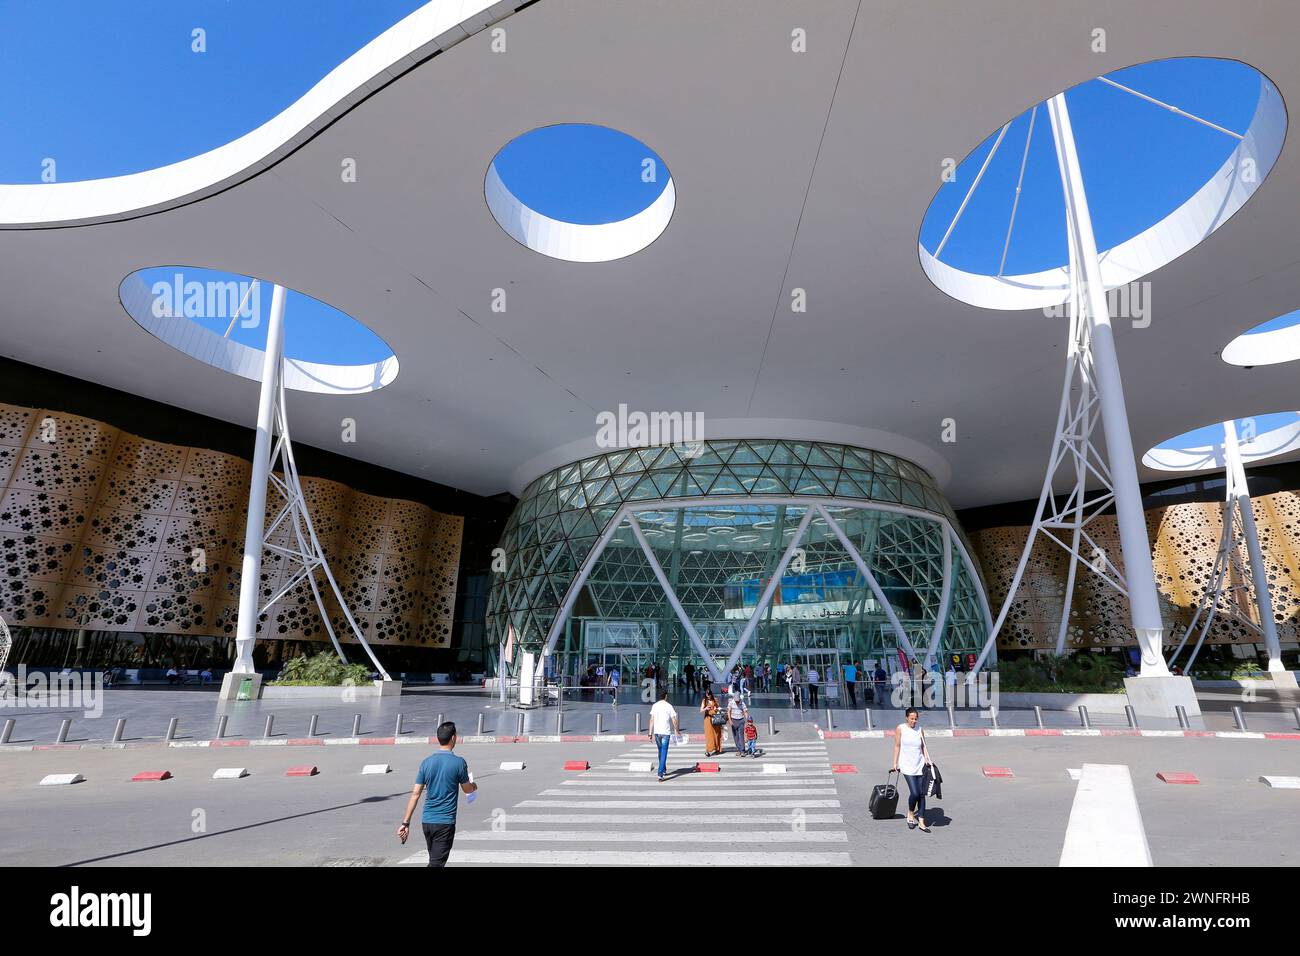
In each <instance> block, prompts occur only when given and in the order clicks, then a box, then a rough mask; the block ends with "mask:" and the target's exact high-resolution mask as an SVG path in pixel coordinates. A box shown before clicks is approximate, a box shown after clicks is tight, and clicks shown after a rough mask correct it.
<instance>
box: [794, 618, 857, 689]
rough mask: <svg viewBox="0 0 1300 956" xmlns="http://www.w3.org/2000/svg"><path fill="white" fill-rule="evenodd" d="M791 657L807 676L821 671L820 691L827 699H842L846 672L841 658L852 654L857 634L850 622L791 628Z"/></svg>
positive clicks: (819, 676)
mask: <svg viewBox="0 0 1300 956" xmlns="http://www.w3.org/2000/svg"><path fill="white" fill-rule="evenodd" d="M789 640H790V657H791V659H793V660H794V661H795V662H796V663H797V664H798V665H799V669H800V671H802V672H803V673H804V674H805V675H807V674H808V673H809V671H810V670H811V669H813V668H816V670H817V676H818V678H819V680H818V684H819V687H818V692H819V693H820V694H821V696H822V698H824V699H825V700H827V701H838V700H840V697H841V694H840V690H841V682H842V680H843V677H844V671H843V669H842V667H841V661H842V660H843V659H845V658H846V657H848V656H849V655H851V654H852V648H853V633H852V630H851V629H850V628H849V627H848V625H846V624H824V625H817V624H807V625H802V624H801V625H794V626H792V627H791V628H790V634H789Z"/></svg>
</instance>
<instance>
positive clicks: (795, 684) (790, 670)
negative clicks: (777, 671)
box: [785, 664, 803, 710]
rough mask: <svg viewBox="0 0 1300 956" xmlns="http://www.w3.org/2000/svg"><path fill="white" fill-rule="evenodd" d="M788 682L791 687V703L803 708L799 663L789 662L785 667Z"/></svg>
mask: <svg viewBox="0 0 1300 956" xmlns="http://www.w3.org/2000/svg"><path fill="white" fill-rule="evenodd" d="M785 680H786V684H787V685H789V687H790V704H791V705H792V706H794V707H798V708H799V709H800V710H803V691H802V690H801V689H800V688H799V665H798V664H787V665H786V667H785Z"/></svg>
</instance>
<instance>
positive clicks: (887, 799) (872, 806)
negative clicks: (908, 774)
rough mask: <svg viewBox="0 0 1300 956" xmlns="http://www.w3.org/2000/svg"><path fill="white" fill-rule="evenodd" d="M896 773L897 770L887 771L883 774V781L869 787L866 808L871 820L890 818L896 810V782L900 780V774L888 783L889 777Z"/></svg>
mask: <svg viewBox="0 0 1300 956" xmlns="http://www.w3.org/2000/svg"><path fill="white" fill-rule="evenodd" d="M898 773H899V771H897V770H891V771H889V773H888V774H886V775H885V782H884V783H878V784H876V785H875V786H874V787H872V788H871V801H870V802H869V803H868V804H867V809H868V810H869V811H870V813H871V818H872V819H873V820H891V819H893V817H894V813H895V812H896V811H897V810H898V784H899V783H901V782H902V779H903V778H902V775H901V774H899V776H898V777H897V778H895V779H894V782H893V783H890V778H891V777H894V775H895V774H898Z"/></svg>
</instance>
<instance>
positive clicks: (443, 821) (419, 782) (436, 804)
mask: <svg viewBox="0 0 1300 956" xmlns="http://www.w3.org/2000/svg"><path fill="white" fill-rule="evenodd" d="M455 749H456V725H455V724H453V723H452V722H451V721H447V722H446V723H443V724H441V725H439V727H438V749H437V750H436V751H434V752H433V753H431V754H430V755H429V756H427V757H425V758H424V761H423V762H422V763H421V764H420V769H419V770H418V771H417V772H416V774H415V786H413V787H412V788H411V799H410V800H408V801H407V802H406V813H405V814H404V815H403V816H402V825H401V826H399V827H398V828H397V839H399V840H401V841H402V842H403V843H405V842H406V838H407V837H408V836H410V832H411V817H412V816H414V815H415V808H416V807H417V806H418V805H419V803H420V793H421V792H424V793H425V798H424V813H423V814H422V815H421V816H420V826H421V828H422V829H423V830H424V842H425V845H426V846H427V847H428V848H429V866H446V865H447V857H449V856H451V845H452V843H453V842H454V841H455V839H456V804H457V798H458V796H459V792H463V793H465V795H466V796H469V795H470V794H473V793H475V792H476V791H477V790H478V784H476V783H474V777H473V775H472V774H471V773H470V772H469V765H468V764H467V763H465V758H463V757H458V756H456V754H455V753H454V751H455ZM471 799H472V797H471Z"/></svg>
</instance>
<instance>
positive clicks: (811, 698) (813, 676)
mask: <svg viewBox="0 0 1300 956" xmlns="http://www.w3.org/2000/svg"><path fill="white" fill-rule="evenodd" d="M819 680H821V675H820V674H818V673H817V667H816V665H814V664H809V665H808V707H809V709H810V710H816V709H817V682H818V681H819Z"/></svg>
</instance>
